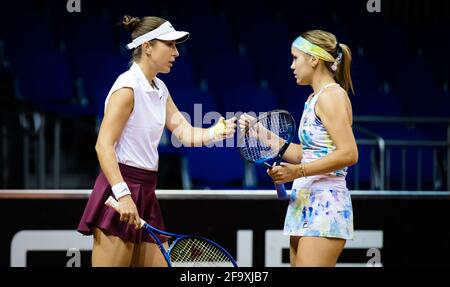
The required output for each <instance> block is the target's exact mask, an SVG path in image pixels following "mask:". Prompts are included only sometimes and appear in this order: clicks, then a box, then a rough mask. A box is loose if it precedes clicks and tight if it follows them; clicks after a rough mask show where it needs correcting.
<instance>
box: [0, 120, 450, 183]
mask: <svg viewBox="0 0 450 287" xmlns="http://www.w3.org/2000/svg"><path fill="white" fill-rule="evenodd" d="M1 116H2V117H1V118H2V126H1V133H2V140H1V151H2V153H1V156H2V159H1V161H2V172H1V175H2V182H4V180H5V178H6V177H7V174H6V173H7V172H8V167H7V162H8V161H7V160H6V158H9V160H11V158H12V157H14V155H13V154H12V153H11V151H7V150H6V149H5V147H6V146H7V145H6V142H7V141H8V132H7V127H6V126H5V125H4V123H5V121H4V119H5V117H11V116H14V117H16V118H18V120H19V122H20V126H21V130H22V144H23V146H22V151H21V152H23V168H24V170H23V179H24V188H33V187H35V188H41V189H44V188H47V187H48V186H46V172H45V171H46V164H49V163H50V164H52V165H53V174H52V177H53V178H52V181H53V188H59V187H60V167H61V166H60V148H59V147H60V135H61V131H62V128H63V127H62V126H61V118H60V117H58V116H55V117H53V116H51V117H48V116H46V115H45V114H42V113H37V112H34V113H31V114H28V116H26V115H25V114H24V113H19V114H14V115H12V114H4V113H2V115H1ZM74 120H75V119H74ZM354 122H355V127H354V129H355V131H357V132H359V133H361V134H362V135H363V136H364V138H357V144H358V146H359V147H368V148H369V149H370V152H369V153H368V154H361V153H360V159H361V157H362V156H367V155H368V156H369V157H370V173H371V176H370V186H368V187H364V189H370V190H390V189H392V183H393V178H392V176H391V175H392V174H393V169H392V166H393V165H392V164H393V162H392V161H393V160H392V159H393V156H394V155H397V156H398V155H400V166H401V168H400V169H401V176H400V177H401V178H400V185H399V187H398V189H399V190H411V189H416V190H422V189H423V188H422V187H423V171H424V164H423V163H424V161H425V160H426V159H428V157H426V156H424V154H425V152H424V151H425V150H426V149H431V154H432V174H433V178H432V181H433V187H432V189H433V190H444V189H445V190H449V191H450V160H449V159H450V119H449V118H401V117H372V116H359V117H355V118H354ZM49 124H51V126H52V128H51V131H50V132H51V133H52V134H53V145H54V149H53V151H52V152H53V155H52V159H53V161H52V162H49V161H48V160H46V154H45V145H46V137H45V134H47V132H46V131H45V129H46V126H48V125H49ZM366 124H368V125H370V124H406V125H415V126H418V125H439V126H442V127H443V130H445V134H446V140H401V139H400V140H399V139H388V138H383V137H382V136H380V135H379V134H377V133H375V132H373V131H371V130H370V129H368V128H366V127H365V126H364V125H366ZM82 125H83V124H82ZM81 128H83V129H85V128H88V129H90V130H92V132H93V133H94V132H95V127H87V126H85V125H84V126H82V127H81ZM443 135H444V134H443ZM408 149H413V150H415V155H416V162H415V164H414V167H415V169H416V177H415V179H414V181H415V184H416V186H415V188H411V187H410V186H407V182H411V180H410V178H412V177H410V175H408V174H407V172H406V170H407V158H408V155H407V151H408ZM30 150H31V152H32V153H31V154H30ZM397 150H399V153H397ZM16 152H17V149H16ZM30 157H32V158H33V159H34V161H33V160H31V159H30ZM33 162H34V168H33V167H32V166H30V164H31V163H33ZM251 168H252V167H251V166H249V165H246V169H245V170H246V173H245V175H244V180H243V183H244V186H256V185H257V182H256V177H255V174H254V172H251V170H249V169H251ZM32 169H34V170H35V175H34V177H33V178H34V179H36V180H35V184H32V181H31V180H30V178H31V174H30V173H31V172H30V170H32ZM182 174H183V175H184V173H182ZM360 175H361V174H360V166H359V165H358V164H357V165H355V166H354V167H353V185H352V186H350V187H351V188H352V189H354V190H359V189H361V182H360V178H361V176H360ZM188 182H189V179H188V178H183V183H188ZM3 188H4V187H3ZM186 188H187V189H189V188H190V186H188V185H186Z"/></svg>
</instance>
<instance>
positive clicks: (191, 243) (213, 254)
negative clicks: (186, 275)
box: [170, 237, 233, 267]
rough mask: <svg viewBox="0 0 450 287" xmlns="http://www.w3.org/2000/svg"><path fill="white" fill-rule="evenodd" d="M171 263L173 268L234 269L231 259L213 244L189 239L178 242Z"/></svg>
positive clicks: (173, 247)
mask: <svg viewBox="0 0 450 287" xmlns="http://www.w3.org/2000/svg"><path fill="white" fill-rule="evenodd" d="M170 261H171V262H172V265H173V266H185V267H189V266H192V267H194V266H196V267H208V266H211V267H218V266H229V267H232V266H233V264H232V263H231V260H230V258H229V257H228V256H227V255H226V254H225V253H224V252H223V251H222V250H221V249H220V248H218V247H216V246H215V245H213V244H212V243H210V242H208V241H206V240H203V239H199V238H195V237H187V238H182V239H180V240H178V241H177V242H176V243H175V245H174V246H172V248H171V251H170Z"/></svg>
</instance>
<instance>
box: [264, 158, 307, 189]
mask: <svg viewBox="0 0 450 287" xmlns="http://www.w3.org/2000/svg"><path fill="white" fill-rule="evenodd" d="M267 173H268V174H269V175H270V177H272V179H273V181H274V182H275V183H276V184H283V183H286V182H291V181H294V180H295V179H297V178H299V177H300V166H299V165H298V164H291V163H287V162H282V163H280V165H276V166H274V167H272V168H271V169H268V170H267Z"/></svg>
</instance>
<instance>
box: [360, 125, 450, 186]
mask: <svg viewBox="0 0 450 287" xmlns="http://www.w3.org/2000/svg"><path fill="white" fill-rule="evenodd" d="M354 121H355V130H356V131H358V132H360V133H362V134H364V135H365V136H367V137H368V138H367V139H357V143H358V145H359V146H369V147H370V149H371V152H370V156H371V172H372V176H371V189H378V190H386V189H390V188H391V172H392V170H391V166H392V160H391V159H392V154H391V153H392V150H393V149H394V148H400V150H401V153H400V155H401V160H400V162H401V187H400V189H401V190H406V189H407V187H406V182H407V172H406V169H407V168H406V159H407V150H408V149H415V150H416V155H417V160H416V164H415V166H416V172H417V175H416V189H417V190H421V189H422V171H423V170H422V169H423V156H422V155H423V150H424V149H426V148H428V149H431V150H432V154H433V159H432V161H433V163H432V165H433V172H432V173H433V189H435V190H441V189H447V190H450V119H449V118H402V117H374V116H360V117H355V119H354ZM364 124H406V125H415V126H417V125H441V126H442V127H443V130H444V132H445V134H444V135H446V138H447V140H446V141H444V140H397V139H395V140H394V139H385V138H382V137H381V136H380V135H378V134H375V133H374V132H372V131H370V130H369V129H367V128H365V127H363V125H364ZM439 150H441V151H443V152H442V153H443V154H446V156H443V157H440V156H439ZM376 151H378V153H376ZM354 178H355V180H354V186H353V188H354V189H359V169H358V165H356V166H355V167H354ZM444 178H445V180H444ZM444 182H446V186H444Z"/></svg>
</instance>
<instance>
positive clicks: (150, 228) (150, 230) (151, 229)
mask: <svg viewBox="0 0 450 287" xmlns="http://www.w3.org/2000/svg"><path fill="white" fill-rule="evenodd" d="M143 228H144V229H145V230H146V231H147V232H148V233H149V234H150V236H151V237H152V238H153V239H154V240H155V242H156V243H157V244H158V247H159V250H161V253H162V254H163V256H164V259H165V260H166V262H167V265H168V266H169V267H172V263H171V262H170V252H171V251H172V248H173V246H175V244H176V243H177V241H179V240H181V239H183V238H198V239H201V240H204V241H207V242H209V243H211V244H212V245H214V246H215V247H217V248H219V249H220V250H221V251H222V252H223V253H225V255H226V256H227V257H228V259H230V261H231V264H233V266H234V267H238V266H237V263H236V260H234V258H233V256H231V255H230V253H228V251H226V250H225V249H224V248H223V247H222V246H220V245H219V244H217V243H215V242H214V241H211V240H209V239H208V238H204V237H200V236H192V235H182V234H174V233H170V232H166V231H162V230H159V229H158V228H155V227H153V226H151V225H150V224H148V223H144V225H143ZM155 232H157V233H159V234H162V235H165V236H170V237H175V238H176V239H175V240H174V241H173V242H172V243H171V244H170V246H169V249H168V250H167V251H166V250H165V249H164V245H163V244H162V242H161V240H159V238H158V236H156V234H155Z"/></svg>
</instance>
